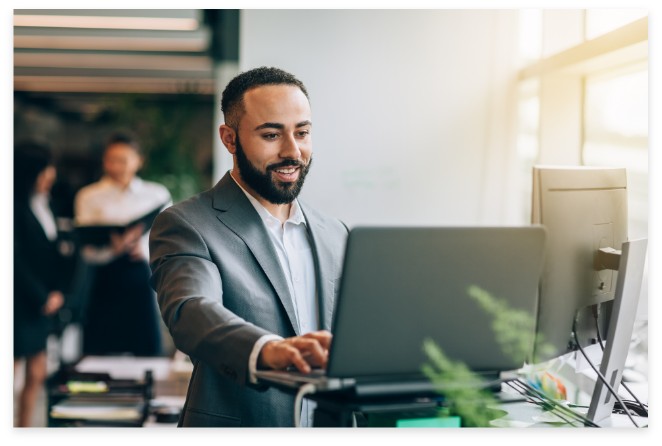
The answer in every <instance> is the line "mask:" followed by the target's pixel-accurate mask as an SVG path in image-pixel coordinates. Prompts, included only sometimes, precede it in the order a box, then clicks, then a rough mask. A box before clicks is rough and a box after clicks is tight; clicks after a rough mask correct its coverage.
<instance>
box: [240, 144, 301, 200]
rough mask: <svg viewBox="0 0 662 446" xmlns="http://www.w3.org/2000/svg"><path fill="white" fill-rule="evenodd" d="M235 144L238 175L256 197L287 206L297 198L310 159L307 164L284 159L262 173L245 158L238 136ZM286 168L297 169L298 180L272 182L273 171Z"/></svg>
mask: <svg viewBox="0 0 662 446" xmlns="http://www.w3.org/2000/svg"><path fill="white" fill-rule="evenodd" d="M235 144H236V146H237V150H236V153H235V155H236V156H237V166H238V167H239V175H240V176H241V178H242V179H243V180H244V181H245V182H246V184H247V185H248V186H249V187H250V188H251V189H253V190H254V191H255V192H256V193H257V194H258V195H260V196H261V197H262V198H264V199H265V200H267V201H268V202H270V203H273V204H288V203H291V202H293V201H294V199H295V198H296V197H298V196H299V192H301V188H302V187H303V182H304V180H305V179H306V175H307V174H308V170H310V165H311V163H312V162H313V159H312V157H311V158H310V160H309V161H308V164H303V163H302V162H301V161H299V160H295V159H286V160H283V161H282V162H280V163H276V164H272V165H270V166H268V167H267V171H266V172H264V173H263V172H261V171H260V170H259V169H258V168H257V167H255V166H254V165H253V163H251V162H250V161H249V160H248V158H246V154H245V153H244V148H243V147H242V146H241V142H240V141H239V136H237V138H236V143H235ZM288 166H294V167H299V178H297V180H296V181H294V182H284V181H278V180H272V178H271V172H272V171H273V170H275V169H280V168H282V167H288Z"/></svg>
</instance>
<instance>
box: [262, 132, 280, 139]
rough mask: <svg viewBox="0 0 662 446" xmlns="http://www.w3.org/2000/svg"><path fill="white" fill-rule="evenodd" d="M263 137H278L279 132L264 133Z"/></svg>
mask: <svg viewBox="0 0 662 446" xmlns="http://www.w3.org/2000/svg"><path fill="white" fill-rule="evenodd" d="M262 137H263V138H264V139H276V138H278V134H277V133H265V134H264V135H262Z"/></svg>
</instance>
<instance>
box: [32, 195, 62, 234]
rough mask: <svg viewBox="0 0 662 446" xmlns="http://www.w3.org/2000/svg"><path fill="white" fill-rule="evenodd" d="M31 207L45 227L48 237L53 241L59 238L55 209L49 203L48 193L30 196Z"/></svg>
mask: <svg viewBox="0 0 662 446" xmlns="http://www.w3.org/2000/svg"><path fill="white" fill-rule="evenodd" d="M30 209H31V210H32V213H33V214H34V216H35V217H36V218H37V221H38V222H39V224H40V225H41V227H42V228H43V229H44V233H45V234H46V238H48V240H50V241H51V242H52V241H54V240H55V239H57V226H56V224H55V217H53V211H51V207H50V206H49V205H48V194H33V195H32V196H31V197H30Z"/></svg>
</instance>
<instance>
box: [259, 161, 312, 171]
mask: <svg viewBox="0 0 662 446" xmlns="http://www.w3.org/2000/svg"><path fill="white" fill-rule="evenodd" d="M290 166H294V167H305V164H304V163H302V162H301V161H299V160H294V159H288V160H283V161H281V162H280V163H276V164H272V165H270V166H269V167H267V170H276V169H280V168H282V167H290Z"/></svg>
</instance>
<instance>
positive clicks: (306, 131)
mask: <svg viewBox="0 0 662 446" xmlns="http://www.w3.org/2000/svg"><path fill="white" fill-rule="evenodd" d="M298 135H299V137H300V138H305V137H306V136H308V135H310V130H302V131H300V132H299V133H298Z"/></svg>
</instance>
